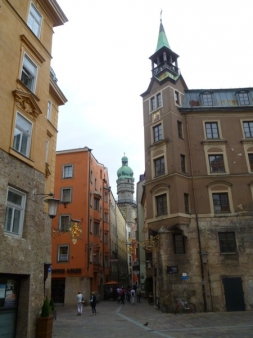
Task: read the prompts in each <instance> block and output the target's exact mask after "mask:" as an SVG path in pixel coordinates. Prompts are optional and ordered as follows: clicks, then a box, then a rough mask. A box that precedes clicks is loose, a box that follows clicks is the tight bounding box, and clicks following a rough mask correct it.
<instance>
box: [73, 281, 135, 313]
mask: <svg viewBox="0 0 253 338" xmlns="http://www.w3.org/2000/svg"><path fill="white" fill-rule="evenodd" d="M110 291H111V290H110ZM116 292H117V297H118V303H121V304H125V300H126V301H127V302H129V303H131V304H135V296H136V301H137V303H140V302H141V289H140V287H139V286H136V285H133V287H132V288H131V287H130V286H129V287H128V288H126V289H124V287H123V286H122V288H119V287H118V288H117V289H116ZM89 302H90V306H91V311H92V314H93V315H96V313H97V310H96V305H97V297H96V294H95V292H92V293H91V296H90V300H89ZM83 305H84V299H83V294H82V293H81V292H80V291H78V294H77V315H78V316H81V314H82V313H83Z"/></svg>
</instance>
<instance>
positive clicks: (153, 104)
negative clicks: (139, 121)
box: [150, 93, 162, 111]
mask: <svg viewBox="0 0 253 338" xmlns="http://www.w3.org/2000/svg"><path fill="white" fill-rule="evenodd" d="M160 107H162V94H161V93H158V94H156V95H155V96H152V97H151V98H150V111H153V110H155V109H156V108H160Z"/></svg>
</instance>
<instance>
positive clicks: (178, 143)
mask: <svg viewBox="0 0 253 338" xmlns="http://www.w3.org/2000/svg"><path fill="white" fill-rule="evenodd" d="M177 59H178V55H177V54H176V53H174V52H173V51H172V50H171V48H170V46H169V43H168V40H167V37H166V34H165V31H164V28H163V24H162V22H161V24H160V31H159V37H158V43H157V48H156V51H155V53H154V54H153V55H152V56H151V57H150V60H151V65H152V78H151V81H150V84H149V87H148V89H147V90H146V91H145V92H144V93H143V94H142V97H143V121H144V137H145V179H146V181H145V191H144V193H145V198H143V201H145V208H144V209H145V210H146V215H145V226H146V228H147V229H148V237H149V240H150V243H151V244H152V245H153V250H152V258H151V260H152V267H151V268H150V269H149V271H148V273H147V275H148V276H150V275H151V278H152V281H153V291H154V293H155V296H156V299H157V301H158V302H159V303H160V305H161V306H162V307H163V308H164V309H166V310H167V311H173V309H174V308H175V304H176V299H177V298H188V299H189V301H191V302H193V303H195V305H196V308H197V311H238V310H252V308H253V273H252V271H253V269H252V267H253V266H252V264H253V260H252V254H253V249H252V248H253V224H252V221H253V213H252V212H253V175H252V174H253V101H252V99H253V88H232V89H231V88H230V89H207V90H203V89H202V90H197V89H196V90H190V89H188V88H187V85H186V83H185V81H184V79H183V77H182V75H181V72H180V69H179V68H178V61H177ZM157 242H158V243H157ZM148 257H149V258H150V253H149V254H148Z"/></svg>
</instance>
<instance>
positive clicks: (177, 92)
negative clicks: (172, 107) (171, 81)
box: [174, 90, 181, 106]
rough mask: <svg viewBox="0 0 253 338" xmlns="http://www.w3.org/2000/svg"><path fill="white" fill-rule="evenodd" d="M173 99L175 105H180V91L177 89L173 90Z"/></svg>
mask: <svg viewBox="0 0 253 338" xmlns="http://www.w3.org/2000/svg"><path fill="white" fill-rule="evenodd" d="M174 100H175V103H176V105H177V106H181V99H180V93H179V91H177V90H174Z"/></svg>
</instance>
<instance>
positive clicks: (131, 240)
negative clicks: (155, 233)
mask: <svg viewBox="0 0 253 338" xmlns="http://www.w3.org/2000/svg"><path fill="white" fill-rule="evenodd" d="M121 161H122V166H121V167H120V168H119V169H118V171H117V176H118V179H117V194H118V203H117V204H118V207H119V209H120V211H121V213H122V215H123V217H124V218H125V220H126V224H127V229H126V232H127V239H128V240H127V242H126V245H127V252H128V263H129V267H128V271H129V275H130V276H131V283H132V284H134V283H137V282H138V276H139V270H140V268H139V262H138V259H137V254H136V252H137V251H136V245H137V240H136V232H137V224H136V217H137V205H136V202H135V200H134V196H133V195H134V172H133V170H132V169H131V168H130V167H129V166H128V158H127V157H126V156H125V154H124V156H123V157H122V159H121Z"/></svg>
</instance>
